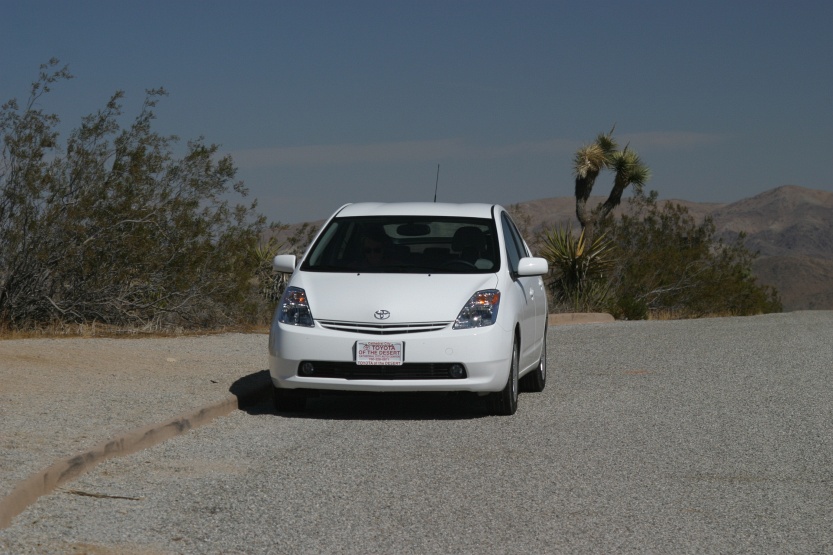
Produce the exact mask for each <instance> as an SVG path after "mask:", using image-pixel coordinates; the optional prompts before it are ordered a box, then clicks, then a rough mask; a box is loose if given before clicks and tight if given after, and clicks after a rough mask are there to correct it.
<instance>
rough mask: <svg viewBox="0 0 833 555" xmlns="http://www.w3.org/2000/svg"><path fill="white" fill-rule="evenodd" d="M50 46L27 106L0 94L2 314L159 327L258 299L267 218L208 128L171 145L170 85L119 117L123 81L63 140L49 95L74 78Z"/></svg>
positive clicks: (240, 314)
mask: <svg viewBox="0 0 833 555" xmlns="http://www.w3.org/2000/svg"><path fill="white" fill-rule="evenodd" d="M56 66H57V61H56V60H52V61H51V62H50V63H49V64H48V65H45V66H42V67H41V74H40V78H39V80H38V81H37V82H36V83H35V84H34V85H33V86H32V90H31V93H30V97H29V99H28V102H27V103H26V105H25V106H24V107H23V108H22V109H21V108H20V107H19V106H18V104H17V102H16V101H10V102H8V103H6V104H4V105H3V106H2V108H0V138H2V158H0V189H1V190H2V196H1V197H0V324H2V325H5V326H7V327H11V328H16V329H22V328H26V327H33V326H39V325H43V324H47V323H54V322H64V323H85V322H103V323H108V324H114V325H131V326H143V327H149V328H153V329H159V328H163V327H167V326H184V327H215V326H220V325H226V324H233V323H238V322H240V321H241V320H243V319H245V318H246V315H247V314H248V313H250V311H251V310H252V308H253V304H256V301H255V299H253V297H252V295H251V289H252V285H251V278H252V277H253V276H254V275H255V270H256V261H255V259H253V257H251V256H250V252H251V251H252V249H253V248H254V246H255V245H256V244H257V239H258V236H259V233H260V231H261V229H262V226H263V218H262V217H259V216H258V215H257V214H256V213H255V207H256V206H255V203H252V204H251V205H249V206H244V205H234V206H232V205H230V204H229V201H228V198H229V197H230V196H232V195H234V194H237V195H239V196H245V195H246V190H245V188H244V187H243V185H242V183H240V182H235V181H234V178H235V173H236V168H235V167H234V164H233V162H232V160H231V159H230V158H229V157H220V156H219V155H218V147H217V145H213V144H207V143H205V142H204V140H203V139H202V138H200V139H197V140H194V141H190V142H188V143H187V146H186V148H185V151H184V154H183V155H182V156H181V157H177V156H176V155H175V154H174V151H175V148H176V145H177V141H178V139H177V138H176V137H166V136H162V135H159V134H158V133H156V132H154V131H153V130H152V126H151V124H152V122H153V120H154V111H153V110H154V108H155V106H156V104H157V102H158V100H159V99H160V98H161V97H162V96H164V95H165V91H164V90H162V89H158V90H150V91H147V96H146V98H145V101H144V104H143V106H142V108H141V110H140V111H139V114H138V115H137V116H136V117H135V119H134V120H133V121H132V122H131V123H130V124H129V125H127V126H123V125H122V121H121V120H122V106H121V99H122V97H123V93H121V92H116V93H115V94H114V95H113V96H112V97H111V98H110V100H109V101H108V102H107V104H106V106H105V107H104V108H103V109H101V110H99V111H98V112H96V113H94V114H90V115H88V116H86V117H84V118H83V119H82V122H81V125H80V127H78V128H77V129H74V130H73V131H72V132H71V133H70V134H69V136H68V138H67V140H66V145H65V147H64V148H62V147H61V146H60V145H59V142H58V132H57V130H56V128H57V125H58V123H59V118H58V117H57V116H56V115H54V114H48V113H45V112H44V111H43V109H42V108H40V106H41V104H42V100H43V95H44V94H45V93H47V92H49V89H50V86H51V85H53V84H54V83H55V82H57V81H60V80H63V79H68V78H71V76H70V75H69V73H68V71H67V69H66V68H62V69H56Z"/></svg>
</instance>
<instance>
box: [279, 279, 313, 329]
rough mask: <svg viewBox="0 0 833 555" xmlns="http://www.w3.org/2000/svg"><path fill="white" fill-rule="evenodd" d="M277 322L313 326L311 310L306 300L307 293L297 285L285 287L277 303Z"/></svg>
mask: <svg viewBox="0 0 833 555" xmlns="http://www.w3.org/2000/svg"><path fill="white" fill-rule="evenodd" d="M278 322H280V323H281V324H290V325H293V326H307V327H310V328H311V327H313V326H314V325H315V323H314V322H313V320H312V311H311V310H310V309H309V303H308V302H307V293H306V291H304V290H303V289H301V288H299V287H287V288H286V291H284V292H283V297H281V302H280V304H278Z"/></svg>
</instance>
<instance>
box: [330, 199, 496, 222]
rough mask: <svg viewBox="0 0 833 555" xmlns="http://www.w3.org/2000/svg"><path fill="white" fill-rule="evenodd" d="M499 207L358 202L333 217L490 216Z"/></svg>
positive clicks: (478, 204)
mask: <svg viewBox="0 0 833 555" xmlns="http://www.w3.org/2000/svg"><path fill="white" fill-rule="evenodd" d="M493 208H495V209H498V208H501V207H500V206H498V205H496V204H486V203H467V204H453V203H449V202H390V203H384V202H358V203H356V204H347V205H345V206H343V207H341V209H339V211H338V212H336V214H335V217H337V218H347V217H355V216H459V217H465V218H490V219H491V218H492V209H493Z"/></svg>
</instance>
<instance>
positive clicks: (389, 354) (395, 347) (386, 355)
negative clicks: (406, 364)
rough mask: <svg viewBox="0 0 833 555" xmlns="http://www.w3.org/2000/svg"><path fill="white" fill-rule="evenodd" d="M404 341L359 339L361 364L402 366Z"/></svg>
mask: <svg viewBox="0 0 833 555" xmlns="http://www.w3.org/2000/svg"><path fill="white" fill-rule="evenodd" d="M402 347H403V342H402V341H357V342H356V364H358V365H359V366H402V351H403V349H402Z"/></svg>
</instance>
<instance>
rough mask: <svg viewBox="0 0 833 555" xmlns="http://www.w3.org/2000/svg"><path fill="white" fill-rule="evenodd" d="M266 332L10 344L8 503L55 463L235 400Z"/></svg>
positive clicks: (2, 434) (1, 361)
mask: <svg viewBox="0 0 833 555" xmlns="http://www.w3.org/2000/svg"><path fill="white" fill-rule="evenodd" d="M267 367H268V359H267V336H266V335H265V334H223V335H211V336H190V337H178V338H161V339H160V338H152V339H102V338H93V339H20V340H5V341H0V422H2V426H0V498H2V497H4V496H5V495H7V494H8V493H9V492H10V491H11V490H12V489H13V488H14V486H15V485H16V484H17V483H18V482H19V481H21V480H23V479H25V478H26V477H27V476H29V475H30V474H32V473H34V472H36V471H39V470H42V469H43V468H45V467H47V466H49V465H50V464H52V463H53V462H54V461H55V460H58V459H61V458H65V457H69V456H73V455H75V454H78V453H79V452H81V451H83V450H86V449H89V448H91V447H94V446H96V445H99V444H100V443H103V442H105V441H107V440H108V439H110V438H112V437H113V436H114V435H116V434H118V433H121V432H124V431H127V430H132V429H136V428H140V427H142V426H147V425H150V424H154V423H157V422H161V421H164V420H166V419H169V418H171V417H173V416H176V415H178V414H181V413H183V412H186V411H189V410H193V409H195V408H198V407H201V406H203V405H205V404H208V403H212V402H216V401H218V400H221V399H223V398H225V397H226V396H228V395H229V394H230V390H231V389H232V387H233V386H234V385H235V384H236V383H239V382H240V381H241V380H244V379H245V378H246V377H247V376H253V375H256V374H261V373H263V372H264V371H265V369H266V368H267Z"/></svg>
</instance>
